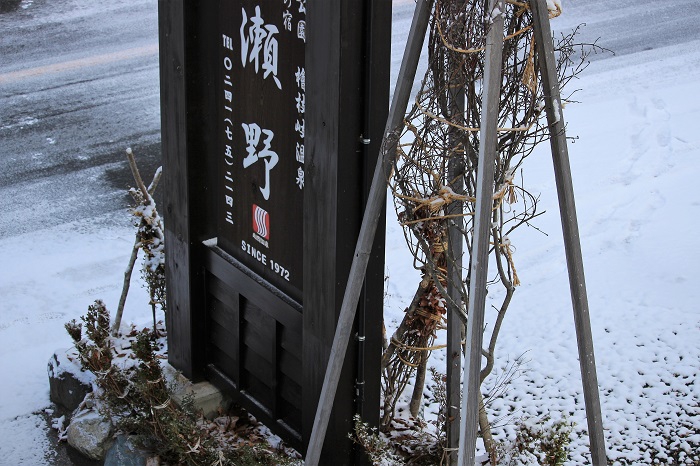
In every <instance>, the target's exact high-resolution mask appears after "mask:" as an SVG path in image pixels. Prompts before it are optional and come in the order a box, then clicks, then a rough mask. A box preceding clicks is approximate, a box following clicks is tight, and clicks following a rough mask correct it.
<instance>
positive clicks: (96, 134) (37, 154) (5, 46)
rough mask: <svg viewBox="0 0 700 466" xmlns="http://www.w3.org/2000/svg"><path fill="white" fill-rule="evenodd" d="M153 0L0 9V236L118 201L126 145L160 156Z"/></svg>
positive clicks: (50, 0) (113, 206)
mask: <svg viewBox="0 0 700 466" xmlns="http://www.w3.org/2000/svg"><path fill="white" fill-rule="evenodd" d="M157 18H158V12H157V2H155V1H153V0H121V1H120V0H111V1H110V2H94V1H92V0H23V1H22V2H21V4H20V6H19V7H18V8H17V9H15V10H14V11H10V12H7V13H3V14H0V202H2V209H0V238H3V237H7V236H13V235H17V234H21V233H24V232H27V231H31V230H36V229H42V228H47V227H50V226H53V225H57V224H60V223H64V222H68V221H70V220H72V219H74V218H76V217H81V216H83V217H85V216H87V217H92V216H96V215H99V214H102V213H105V212H111V211H115V210H120V209H123V208H124V207H125V206H126V203H127V201H128V199H127V197H126V196H125V195H124V188H125V187H126V186H127V185H129V184H131V177H130V174H129V171H128V168H127V165H126V163H125V158H124V150H125V149H126V147H128V146H131V147H133V148H134V151H135V152H136V154H137V156H138V157H140V158H141V159H142V162H141V165H142V166H143V171H144V175H145V176H150V174H151V173H153V170H154V169H155V167H156V166H157V164H158V160H159V158H160V109H159V84H158V79H159V77H158V44H157V40H158V32H157V31H158V29H157Z"/></svg>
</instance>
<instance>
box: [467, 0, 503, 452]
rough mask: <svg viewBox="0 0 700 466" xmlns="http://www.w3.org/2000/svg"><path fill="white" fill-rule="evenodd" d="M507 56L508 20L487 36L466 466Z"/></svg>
mask: <svg viewBox="0 0 700 466" xmlns="http://www.w3.org/2000/svg"><path fill="white" fill-rule="evenodd" d="M496 7H497V8H498V10H499V11H500V12H503V11H505V8H504V5H503V0H490V1H489V11H494V9H495V8H496ZM502 56H503V14H502V13H498V14H496V15H495V16H494V17H492V23H491V27H490V29H489V32H488V35H487V36H486V64H485V69H484V93H483V97H482V98H483V103H482V106H481V108H482V111H481V132H480V138H479V166H478V167H477V172H476V212H475V215H474V240H473V244H472V253H471V264H470V277H471V279H470V282H469V308H468V312H467V335H466V338H467V343H466V346H467V348H466V351H467V354H466V356H465V358H464V379H463V381H462V390H463V394H462V419H461V431H462V436H461V437H460V439H459V457H458V461H459V464H460V465H461V466H474V458H475V456H476V434H477V426H478V417H479V390H480V386H479V385H480V373H481V353H482V349H481V348H482V341H483V329H484V308H485V306H486V281H487V279H488V276H487V275H488V265H489V227H490V226H491V212H492V209H493V178H494V172H495V167H494V162H495V158H496V151H497V146H498V103H499V100H500V95H501V69H502Z"/></svg>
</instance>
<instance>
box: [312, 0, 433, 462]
mask: <svg viewBox="0 0 700 466" xmlns="http://www.w3.org/2000/svg"><path fill="white" fill-rule="evenodd" d="M432 3H433V0H418V2H417V4H416V10H415V13H414V15H413V22H412V24H411V30H410V32H409V35H408V40H407V42H406V49H405V52H404V58H403V61H402V63H401V69H400V70H399V76H398V79H397V83H396V88H395V90H394V98H393V100H392V102H391V108H390V109H389V116H388V118H387V123H386V127H385V130H384V141H383V142H382V145H381V147H382V150H381V153H380V156H379V158H378V160H377V165H376V167H375V170H374V176H373V178H372V185H371V187H370V191H369V196H368V198H367V206H366V207H365V214H364V217H363V218H362V226H361V227H360V234H359V237H358V239H357V246H356V247H355V255H354V258H353V261H352V266H351V267H350V275H349V277H348V284H347V287H346V288H345V295H344V297H343V303H342V305H341V307H340V316H339V317H338V324H337V326H336V330H335V336H334V338H333V346H332V347H331V354H330V358H329V361H328V366H327V368H326V374H325V376H324V379H323V387H322V389H321V397H320V399H319V403H318V408H317V409H316V416H315V418H314V424H313V427H312V430H311V439H310V441H309V447H308V450H307V453H306V458H305V462H304V464H306V466H317V465H318V462H319V459H320V457H321V449H322V448H323V441H324V440H325V437H326V430H327V428H328V421H329V418H330V415H331V410H332V408H333V401H334V399H335V393H336V390H337V388H338V379H339V378H340V372H341V370H342V368H343V361H344V359H345V353H346V351H347V347H348V340H349V339H350V335H351V332H352V323H353V321H354V320H355V311H356V310H357V303H358V302H359V299H360V292H361V291H362V283H363V282H364V278H365V274H366V272H367V263H368V262H369V256H370V251H371V249H372V243H373V242H374V235H375V233H376V231H377V224H378V222H379V216H380V215H381V212H382V208H383V206H384V196H385V195H386V180H387V174H388V170H389V167H391V165H392V164H393V160H394V157H395V155H396V144H397V143H398V137H399V134H400V133H401V131H400V129H401V128H402V127H403V117H404V114H405V113H406V108H407V107H408V100H409V98H410V95H411V88H412V86H413V81H414V79H415V76H416V69H417V68H418V61H419V59H420V53H421V49H422V48H423V41H424V39H425V33H426V30H427V28H428V20H429V18H430V10H431V6H432Z"/></svg>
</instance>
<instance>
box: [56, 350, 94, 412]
mask: <svg viewBox="0 0 700 466" xmlns="http://www.w3.org/2000/svg"><path fill="white" fill-rule="evenodd" d="M77 361H78V353H77V351H76V350H75V348H71V349H68V350H65V349H60V350H56V352H55V353H54V354H53V356H51V358H50V359H49V364H48V367H47V371H48V375H49V389H50V398H51V401H52V402H54V403H56V404H57V405H59V406H62V407H64V408H65V409H67V410H68V411H74V410H75V409H76V408H77V407H78V405H80V403H81V402H82V401H83V399H84V398H85V395H87V394H88V393H90V392H91V391H92V381H93V380H94V375H92V373H90V372H85V371H83V370H82V369H81V368H80V365H79V364H78V362H77Z"/></svg>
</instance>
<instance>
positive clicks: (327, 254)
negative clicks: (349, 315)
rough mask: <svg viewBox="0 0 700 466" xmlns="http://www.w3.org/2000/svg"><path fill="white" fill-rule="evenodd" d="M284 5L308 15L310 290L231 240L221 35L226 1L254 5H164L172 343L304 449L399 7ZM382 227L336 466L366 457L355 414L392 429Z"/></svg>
mask: <svg viewBox="0 0 700 466" xmlns="http://www.w3.org/2000/svg"><path fill="white" fill-rule="evenodd" d="M279 2H280V3H294V4H295V5H301V4H304V6H305V9H306V17H305V22H306V34H307V35H306V45H305V72H306V88H305V99H306V101H305V105H306V109H305V139H304V140H305V160H304V188H303V191H304V194H303V208H302V209H299V208H298V207H295V208H296V209H297V211H298V216H299V217H300V218H301V220H302V225H303V243H302V253H303V280H302V283H301V284H302V286H301V288H302V289H301V290H299V292H298V293H295V291H294V290H295V289H298V288H299V287H298V285H297V286H296V287H288V288H286V289H281V288H284V284H282V285H280V284H279V283H278V282H275V281H274V280H270V279H269V277H265V276H263V275H264V274H261V272H260V270H259V269H257V270H256V269H255V267H254V266H251V265H250V263H246V262H245V261H246V259H245V256H241V255H238V256H236V255H235V253H234V254H231V252H232V250H231V248H230V247H227V246H226V245H225V244H224V243H223V242H222V243H221V244H220V242H219V238H218V235H219V234H222V233H221V228H220V226H221V225H220V222H221V202H220V201H221V194H222V193H221V191H220V190H221V185H220V182H219V180H220V179H221V177H222V170H221V165H220V162H221V160H220V157H219V156H220V154H221V133H220V130H221V122H220V121H219V120H220V112H219V110H220V109H219V107H220V106H221V98H220V91H221V83H220V80H221V77H222V76H221V55H220V54H221V46H222V42H221V41H222V36H221V33H220V31H219V29H218V28H217V27H215V25H217V24H220V10H221V7H222V5H224V4H225V5H227V6H228V7H230V4H231V3H233V4H234V5H236V8H241V6H243V5H246V6H247V7H248V8H250V5H253V4H254V3H256V2H251V1H248V0H245V1H225V0H220V1H219V2H194V1H184V0H159V23H160V24H159V29H160V65H161V119H162V148H163V166H164V182H163V187H164V204H165V205H164V208H163V209H162V210H163V212H164V219H165V229H166V232H165V233H166V248H167V252H166V266H167V283H168V313H167V324H168V345H169V362H170V363H171V365H173V366H174V367H175V368H176V369H178V370H180V371H182V372H183V374H184V375H185V376H187V377H188V378H190V379H192V380H195V381H196V380H202V379H208V380H210V381H212V382H213V383H215V384H216V385H217V386H219V387H220V388H222V389H224V390H225V391H227V392H228V393H230V394H231V395H232V396H233V397H234V399H235V400H236V401H237V402H239V403H240V404H241V405H243V406H244V407H246V408H247V409H249V410H250V411H251V412H252V413H253V414H254V415H256V416H257V417H258V418H259V419H260V420H262V421H263V422H264V423H265V424H266V425H268V426H269V427H270V428H271V429H272V430H273V431H275V432H276V433H278V434H279V435H281V436H282V437H283V438H284V439H285V440H286V441H287V442H289V443H290V444H292V445H293V446H295V447H296V448H299V449H300V450H301V451H302V452H303V451H304V450H305V448H306V445H307V444H308V440H309V437H310V435H311V428H312V425H313V418H314V415H315V410H316V406H317V404H318V398H319V395H320V391H321V386H322V383H323V376H324V372H325V368H326V364H327V361H328V356H329V354H330V348H331V345H332V341H333V335H334V332H335V326H336V322H337V317H338V313H339V310H340V306H341V302H342V298H343V293H344V290H345V283H346V281H347V276H348V273H349V269H350V265H351V262H352V258H353V253H354V248H355V244H356V240H357V234H358V232H359V229H360V224H361V221H362V214H363V210H364V200H365V196H366V192H367V191H368V189H369V184H370V180H371V176H372V172H373V169H374V167H375V162H376V157H377V154H378V153H379V144H380V142H381V139H382V136H383V134H382V132H383V130H384V125H385V122H386V114H387V110H388V102H389V66H390V44H391V0H355V1H351V0H306V1H305V2H302V1H300V0H293V2H290V1H289V0H279ZM257 3H260V4H262V3H265V2H264V1H263V0H261V1H260V2H257ZM249 4H250V5H249ZM238 5H241V6H238ZM280 37H281V36H280ZM260 185H261V182H258V184H257V185H256V186H255V188H256V189H259V188H260V187H261V186H260ZM251 214H252V213H251ZM272 228H273V231H275V230H274V228H275V227H274V226H273V227H272ZM383 231H384V228H383V225H380V228H379V232H378V234H377V240H376V241H375V245H374V249H373V251H372V259H371V260H370V264H369V267H368V275H367V279H366V284H365V290H364V292H363V297H362V298H361V300H360V304H359V309H358V319H357V322H356V324H355V325H356V327H357V329H356V330H357V332H356V333H357V336H358V338H356V339H355V340H354V341H353V342H352V343H351V345H350V347H349V349H348V355H347V358H346V361H345V364H344V369H343V374H342V376H341V381H340V384H339V389H338V393H337V397H336V403H335V405H334V413H333V416H332V417H331V423H330V425H329V429H328V433H327V437H326V443H325V444H326V445H327V446H328V447H329V448H328V451H326V450H324V454H323V457H322V462H324V461H325V462H328V464H355V463H357V462H358V461H359V460H358V457H357V456H356V455H357V452H356V451H354V450H353V446H352V442H351V441H350V440H349V439H348V437H347V436H348V433H349V432H350V431H351V430H352V422H353V421H352V417H353V415H354V414H355V413H359V414H360V415H361V416H362V418H363V419H364V420H365V421H367V422H369V423H370V424H376V423H378V416H379V388H380V381H381V378H380V356H381V342H382V334H381V328H382V301H383V283H384V280H383V278H384V234H383ZM330 461H332V463H331V462H330Z"/></svg>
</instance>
